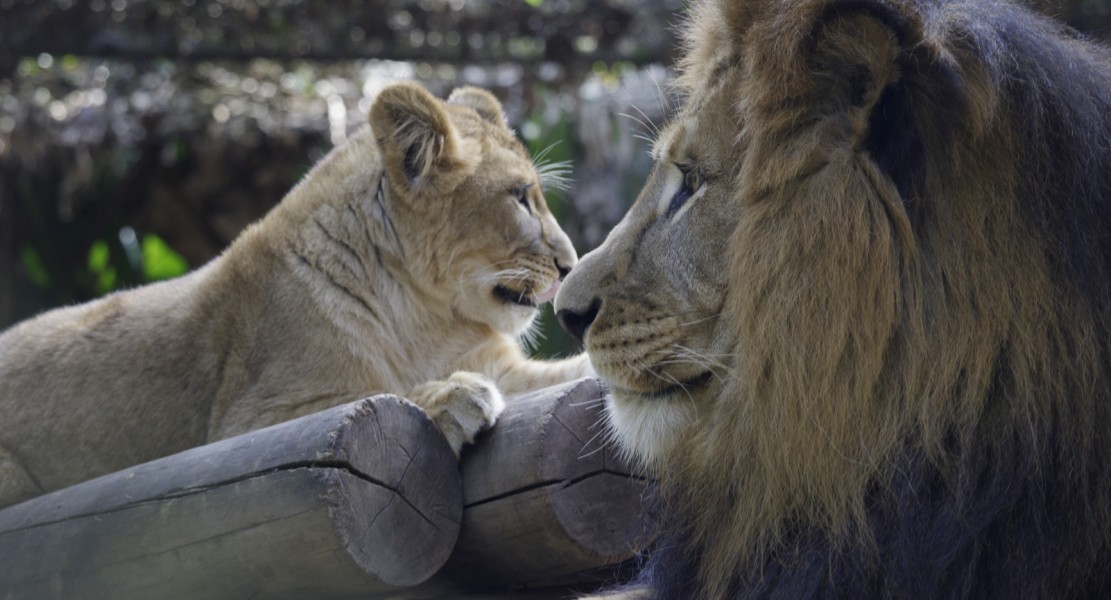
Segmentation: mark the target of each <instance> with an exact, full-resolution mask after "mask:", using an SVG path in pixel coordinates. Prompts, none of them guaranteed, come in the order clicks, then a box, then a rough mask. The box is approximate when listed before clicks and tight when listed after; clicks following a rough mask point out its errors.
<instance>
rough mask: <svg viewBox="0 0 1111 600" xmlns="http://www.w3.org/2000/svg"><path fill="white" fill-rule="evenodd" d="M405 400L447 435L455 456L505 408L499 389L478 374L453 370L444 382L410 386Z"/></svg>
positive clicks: (491, 423) (488, 426) (495, 419)
mask: <svg viewBox="0 0 1111 600" xmlns="http://www.w3.org/2000/svg"><path fill="white" fill-rule="evenodd" d="M409 399H410V400H412V401H413V403H414V404H416V405H417V406H419V407H421V408H423V409H424V412H426V413H428V416H429V417H431V418H432V422H433V423H435V424H436V426H437V427H439V428H440V431H441V432H443V434H444V437H445V438H447V441H448V445H450V446H451V451H452V452H454V453H455V457H456V458H458V457H459V452H460V450H462V448H463V445H464V444H470V443H471V442H474V438H475V436H476V435H478V434H479V432H481V431H483V430H485V429H489V428H490V427H493V426H494V423H495V422H496V421H497V420H498V415H500V414H501V411H502V409H504V408H505V401H504V400H503V399H502V395H501V392H500V391H498V388H497V387H496V386H495V385H494V383H493V382H492V381H490V380H489V379H487V378H486V377H485V376H483V375H479V374H478V373H470V372H468V371H456V372H455V373H452V375H451V377H448V379H447V381H429V382H427V383H422V384H420V385H418V386H417V387H415V388H413V391H411V392H410V393H409Z"/></svg>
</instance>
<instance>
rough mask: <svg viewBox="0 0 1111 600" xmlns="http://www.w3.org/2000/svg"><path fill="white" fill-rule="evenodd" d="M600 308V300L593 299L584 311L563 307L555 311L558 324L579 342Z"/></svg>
mask: <svg viewBox="0 0 1111 600" xmlns="http://www.w3.org/2000/svg"><path fill="white" fill-rule="evenodd" d="M601 308H602V301H601V300H597V299H595V300H594V301H593V302H591V303H590V306H589V307H588V308H587V309H586V310H585V311H582V312H575V311H573V310H571V309H567V308H565V309H562V310H560V311H557V312H556V318H557V319H559V324H560V325H562V326H563V330H564V331H566V332H567V333H569V334H571V335H572V336H573V337H574V338H575V339H577V340H579V341H580V342H581V341H583V338H585V337H586V330H587V329H589V328H590V324H591V323H593V322H594V319H596V318H597V317H598V311H599V310H600V309H601Z"/></svg>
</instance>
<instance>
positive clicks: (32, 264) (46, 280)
mask: <svg viewBox="0 0 1111 600" xmlns="http://www.w3.org/2000/svg"><path fill="white" fill-rule="evenodd" d="M19 258H20V259H21V260H22V261H23V269H24V270H26V271H27V277H28V278H29V279H30V280H31V283H33V284H35V285H36V286H38V287H40V288H45V287H49V286H50V273H49V272H48V271H47V270H46V265H44V264H43V262H42V257H41V256H39V253H38V252H37V251H36V250H35V249H34V248H32V247H31V246H24V247H23V248H22V249H21V250H20V251H19Z"/></svg>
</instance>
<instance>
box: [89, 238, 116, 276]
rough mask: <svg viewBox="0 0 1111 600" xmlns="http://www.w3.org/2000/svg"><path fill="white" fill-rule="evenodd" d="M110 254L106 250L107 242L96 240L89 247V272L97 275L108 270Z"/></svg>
mask: <svg viewBox="0 0 1111 600" xmlns="http://www.w3.org/2000/svg"><path fill="white" fill-rule="evenodd" d="M110 255H111V252H110V251H109V249H108V242H106V241H104V240H97V241H95V242H93V245H92V246H90V247H89V270H90V271H92V272H94V273H99V272H101V271H103V270H104V269H106V268H108V259H109V258H110Z"/></svg>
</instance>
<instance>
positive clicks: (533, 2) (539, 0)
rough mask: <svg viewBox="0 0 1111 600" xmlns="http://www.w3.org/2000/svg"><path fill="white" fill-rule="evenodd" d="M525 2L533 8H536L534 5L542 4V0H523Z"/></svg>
mask: <svg viewBox="0 0 1111 600" xmlns="http://www.w3.org/2000/svg"><path fill="white" fill-rule="evenodd" d="M525 4H528V5H529V6H531V7H533V8H536V7H538V6H540V5H541V4H544V0H525Z"/></svg>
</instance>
